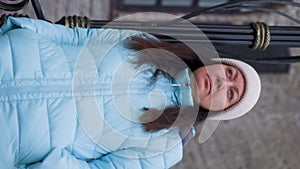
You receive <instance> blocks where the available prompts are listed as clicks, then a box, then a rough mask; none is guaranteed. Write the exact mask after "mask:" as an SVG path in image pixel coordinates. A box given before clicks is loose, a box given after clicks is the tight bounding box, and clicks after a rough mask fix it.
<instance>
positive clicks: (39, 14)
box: [31, 0, 46, 20]
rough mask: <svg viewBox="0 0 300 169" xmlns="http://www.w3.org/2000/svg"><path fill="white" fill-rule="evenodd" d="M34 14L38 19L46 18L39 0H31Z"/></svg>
mask: <svg viewBox="0 0 300 169" xmlns="http://www.w3.org/2000/svg"><path fill="white" fill-rule="evenodd" d="M31 3H32V6H33V9H34V12H35V15H36V17H37V18H38V19H42V20H46V19H45V16H44V14H43V10H42V8H41V5H40V2H39V0H31Z"/></svg>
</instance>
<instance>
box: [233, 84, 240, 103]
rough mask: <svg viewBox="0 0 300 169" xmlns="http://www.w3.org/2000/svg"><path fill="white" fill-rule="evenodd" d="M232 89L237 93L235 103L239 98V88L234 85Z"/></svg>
mask: <svg viewBox="0 0 300 169" xmlns="http://www.w3.org/2000/svg"><path fill="white" fill-rule="evenodd" d="M234 90H235V92H236V93H237V95H238V97H236V99H235V103H236V102H238V101H239V100H240V98H241V96H240V92H239V89H237V88H236V87H234Z"/></svg>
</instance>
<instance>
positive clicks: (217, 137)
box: [21, 0, 300, 169]
mask: <svg viewBox="0 0 300 169" xmlns="http://www.w3.org/2000/svg"><path fill="white" fill-rule="evenodd" d="M41 2H42V3H41V4H42V7H43V10H44V13H45V15H46V17H47V19H49V20H51V21H57V20H59V19H60V18H61V17H62V16H64V15H85V16H88V17H89V18H91V19H109V18H108V17H109V12H110V11H109V10H110V0H85V1H84V0H51V1H50V0H43V1H41ZM281 10H283V11H284V12H285V13H288V14H291V15H294V16H296V17H298V18H300V10H297V9H296V8H294V7H289V8H284V9H281ZM21 12H22V13H26V14H29V15H30V16H32V17H34V13H33V11H32V8H31V6H28V7H26V8H25V9H24V10H23V11H21ZM122 15H126V13H121V14H120V16H122ZM149 17H151V16H149V15H147V16H146V15H141V16H140V18H143V19H147V18H149ZM196 20H199V21H213V22H223V21H230V22H232V23H235V24H242V23H248V22H252V21H264V22H266V23H268V24H269V25H294V26H295V25H296V24H295V23H292V22H290V21H288V20H287V19H285V18H283V17H279V16H278V15H275V14H264V13H259V14H249V15H222V16H220V15H209V16H202V17H198V18H196ZM291 52H292V53H293V54H294V55H297V54H298V55H299V54H300V50H296V49H293V50H292V51H291ZM299 74H300V64H294V65H292V67H291V69H290V72H289V73H285V74H261V77H262V95H261V97H260V99H259V102H258V104H257V105H256V106H255V108H254V109H253V110H252V111H251V113H248V114H247V115H245V116H243V117H241V118H239V119H236V120H231V121H226V122H221V123H220V125H219V126H218V128H217V130H216V132H215V133H214V134H213V136H212V137H211V138H210V139H209V140H208V141H207V142H205V143H204V144H198V143H197V140H196V139H193V140H192V141H191V142H190V143H189V145H188V146H187V147H186V148H185V150H184V159H183V161H181V162H180V163H179V164H177V165H176V166H175V167H173V169H187V168H188V169H299V168H300V167H299V164H298V161H299V160H300V134H299V132H300V92H299V90H300V75H299Z"/></svg>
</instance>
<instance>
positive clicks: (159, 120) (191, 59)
mask: <svg viewBox="0 0 300 169" xmlns="http://www.w3.org/2000/svg"><path fill="white" fill-rule="evenodd" d="M126 47H127V48H128V49H132V50H135V51H137V52H139V51H143V52H141V53H138V55H137V56H138V57H135V58H134V59H133V60H131V62H132V63H133V64H134V65H135V66H136V68H138V67H140V66H142V65H144V64H149V65H151V66H154V67H156V68H157V69H156V71H155V72H154V73H153V76H152V78H151V79H149V80H150V81H151V83H153V82H155V81H156V79H157V77H158V75H159V74H162V75H163V76H165V77H170V74H169V73H167V72H173V75H174V74H175V75H176V74H178V73H179V72H181V71H183V69H184V68H186V67H188V68H189V69H191V71H194V70H196V69H197V68H199V67H201V66H203V62H202V61H201V59H199V56H198V55H196V54H195V53H194V52H193V51H192V50H191V49H190V48H188V47H187V46H186V45H184V44H182V43H168V42H164V41H162V40H159V39H156V38H154V37H149V35H144V36H134V37H131V38H130V40H129V41H127V43H126ZM151 49H162V50H163V51H162V50H161V51H159V53H156V52H155V51H156V50H151ZM170 55H173V56H174V55H175V56H177V58H178V59H176V58H174V57H169V56H170ZM162 59H163V62H162ZM182 61H183V62H184V63H185V64H184V65H185V66H183V64H182ZM160 68H164V69H165V70H162V69H160ZM166 70H167V71H166ZM180 109H182V107H168V108H165V109H164V110H158V109H153V108H144V111H145V114H144V115H143V116H142V117H141V118H140V121H141V122H142V123H143V125H144V127H145V130H146V131H158V130H161V129H164V128H169V127H171V126H172V125H174V123H175V121H176V120H177V119H178V118H179V116H181V115H180V113H179V112H180ZM186 109H187V111H186V112H189V110H188V109H192V108H186ZM190 112H193V111H190ZM190 114H191V113H186V114H185V115H183V116H186V117H185V118H180V119H185V120H181V121H178V122H177V123H176V127H179V129H180V130H181V131H182V130H184V129H185V128H189V129H190V127H191V126H192V125H196V124H198V123H200V122H201V121H203V120H205V119H206V117H207V115H208V111H207V110H205V109H203V108H201V107H199V109H198V114H197V116H196V119H189V116H190Z"/></svg>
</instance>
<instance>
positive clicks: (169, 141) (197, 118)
mask: <svg viewBox="0 0 300 169" xmlns="http://www.w3.org/2000/svg"><path fill="white" fill-rule="evenodd" d="M0 33H1V38H0V44H1V47H0V48H1V54H0V69H1V70H0V77H1V83H0V90H1V96H0V99H1V102H0V108H1V113H0V132H1V139H0V151H1V152H2V153H1V154H0V168H72V169H75V168H80V169H81V168H105V169H107V168H118V169H119V168H131V169H133V168H169V167H171V166H173V165H175V164H176V163H177V162H179V161H180V160H181V159H182V151H183V143H184V142H186V139H185V138H186V134H187V133H190V131H191V129H192V128H193V126H194V125H197V124H198V123H200V122H201V121H203V120H205V119H206V118H210V119H226V120H227V119H232V118H236V117H239V116H241V115H243V114H244V113H246V112H248V111H249V110H250V109H251V108H252V107H253V106H254V104H255V103H256V101H257V99H258V97H259V94H260V81H259V77H258V75H257V73H256V72H255V71H254V69H253V68H251V67H250V66H249V65H247V64H245V63H243V62H240V61H237V60H233V59H219V60H212V63H220V62H222V63H223V64H212V65H209V66H206V67H204V66H203V64H202V62H201V60H199V59H198V56H197V55H195V54H194V53H193V52H191V51H190V50H188V48H186V47H185V46H175V45H171V44H168V43H164V42H160V41H159V40H158V39H156V38H154V37H152V36H150V35H144V34H141V33H140V32H137V31H131V30H115V29H98V30H96V29H80V28H75V29H68V28H65V27H63V26H59V25H55V24H50V23H47V22H44V21H39V20H33V19H26V18H19V19H18V18H12V17H11V18H9V19H8V21H7V22H6V24H5V25H4V26H2V27H1V30H0ZM162 50H163V51H162ZM174 55H176V56H179V58H180V59H176V58H178V57H174ZM166 63H168V64H166ZM183 63H184V64H183ZM199 105H200V106H199ZM209 110H211V111H214V112H212V113H208V112H209ZM220 110H224V111H220ZM3 152H4V153H3Z"/></svg>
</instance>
